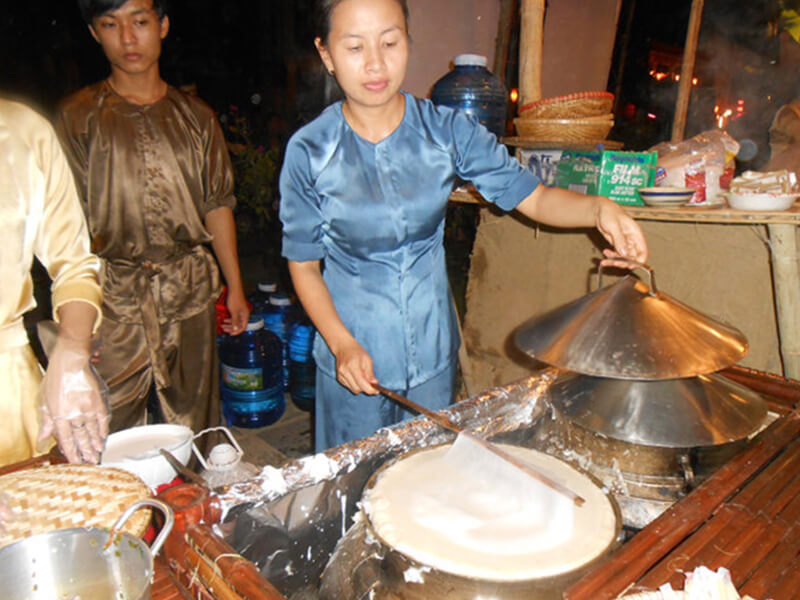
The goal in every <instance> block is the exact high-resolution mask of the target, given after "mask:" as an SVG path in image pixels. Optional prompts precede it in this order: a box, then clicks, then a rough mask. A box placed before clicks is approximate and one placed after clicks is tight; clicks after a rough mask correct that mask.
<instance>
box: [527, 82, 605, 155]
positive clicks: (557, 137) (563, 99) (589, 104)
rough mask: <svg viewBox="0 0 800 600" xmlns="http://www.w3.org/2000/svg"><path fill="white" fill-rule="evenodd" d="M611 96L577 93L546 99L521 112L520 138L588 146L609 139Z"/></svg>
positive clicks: (596, 93)
mask: <svg viewBox="0 0 800 600" xmlns="http://www.w3.org/2000/svg"><path fill="white" fill-rule="evenodd" d="M613 104H614V94H612V93H611V92H577V93H575V94H568V95H566V96H555V97H553V98H545V99H543V100H537V101H536V102H531V103H529V104H526V105H524V106H522V107H520V109H519V117H517V118H516V119H514V125H515V126H516V128H517V133H518V135H519V136H520V137H524V138H527V139H531V140H536V141H543V142H545V141H546V142H572V143H587V142H596V141H602V140H604V139H606V137H607V136H608V134H609V132H610V131H611V128H612V127H613V126H614V114H613V113H612V112H611V108H612V106H613Z"/></svg>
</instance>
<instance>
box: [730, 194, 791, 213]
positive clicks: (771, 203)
mask: <svg viewBox="0 0 800 600" xmlns="http://www.w3.org/2000/svg"><path fill="white" fill-rule="evenodd" d="M798 197H800V194H798V193H795V192H793V193H790V194H783V193H780V194H769V193H766V194H742V193H739V194H735V193H733V192H728V204H729V205H730V207H731V208H735V209H737V210H788V209H790V208H791V207H792V205H793V204H794V201H795V200H797V198H798Z"/></svg>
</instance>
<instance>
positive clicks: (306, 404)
mask: <svg viewBox="0 0 800 600" xmlns="http://www.w3.org/2000/svg"><path fill="white" fill-rule="evenodd" d="M249 301H250V302H251V304H252V305H253V308H252V311H251V313H250V322H249V323H248V325H247V330H246V331H245V332H244V333H242V334H240V335H238V336H229V335H227V334H224V333H223V334H222V335H221V336H220V338H219V349H220V352H219V354H220V391H221V394H222V410H223V414H224V416H225V420H226V422H227V424H228V425H229V426H235V427H264V426H266V425H271V424H272V423H274V422H276V421H277V420H278V419H280V417H281V416H282V415H283V413H284V411H285V410H286V399H285V394H286V393H287V392H288V393H289V395H290V397H291V399H292V401H293V402H294V404H295V405H296V406H297V407H298V408H300V409H301V410H305V411H312V410H313V408H314V394H315V373H316V365H315V363H314V359H313V357H312V355H311V347H312V344H313V340H314V327H313V325H312V324H311V321H310V320H309V319H308V317H307V316H306V315H305V313H304V311H303V309H302V307H301V306H300V305H299V304H296V303H294V302H292V300H291V298H290V297H289V296H288V295H287V294H284V293H282V292H279V291H278V290H277V286H276V285H275V284H274V283H272V282H262V283H259V284H258V290H257V291H256V292H255V293H254V294H253V295H252V296H250V298H249Z"/></svg>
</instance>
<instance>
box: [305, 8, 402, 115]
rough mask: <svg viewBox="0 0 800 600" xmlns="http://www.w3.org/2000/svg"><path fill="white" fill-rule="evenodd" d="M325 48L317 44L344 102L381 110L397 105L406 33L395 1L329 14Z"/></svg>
mask: <svg viewBox="0 0 800 600" xmlns="http://www.w3.org/2000/svg"><path fill="white" fill-rule="evenodd" d="M330 26H331V27H330V34H329V36H328V43H327V45H324V43H323V40H321V39H319V38H317V39H316V40H315V44H316V46H317V50H318V51H319V54H320V56H321V57H322V61H323V62H324V63H325V66H326V67H327V69H328V71H332V72H333V74H334V75H335V76H336V80H337V81H338V82H339V85H340V86H341V87H342V90H343V91H344V93H345V96H347V100H348V102H350V103H352V104H356V105H359V106H364V107H380V106H385V105H387V104H389V103H390V102H392V101H394V100H396V98H397V93H398V91H399V90H400V86H401V85H402V83H403V79H405V76H406V66H407V64H408V33H407V31H406V22H405V18H404V16H403V10H402V8H401V7H400V4H398V3H397V2H396V0H344V1H343V2H341V3H340V4H339V5H338V6H337V7H336V8H335V9H334V10H333V13H332V14H331V22H330Z"/></svg>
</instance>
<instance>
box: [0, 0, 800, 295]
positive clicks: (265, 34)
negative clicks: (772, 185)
mask: <svg viewBox="0 0 800 600" xmlns="http://www.w3.org/2000/svg"><path fill="white" fill-rule="evenodd" d="M429 1H431V2H436V1H437V0H429ZM498 1H500V0H498ZM779 1H780V0H751V1H748V2H741V1H740V0H706V2H705V9H704V13H703V21H702V28H701V36H700V48H699V51H698V57H697V61H696V69H695V76H696V77H697V78H698V83H697V86H696V87H695V88H693V95H692V102H691V105H690V111H689V118H688V123H687V129H686V136H687V137H689V136H692V135H694V134H696V133H699V132H701V131H703V130H706V129H709V128H712V127H715V126H716V121H715V118H714V112H713V110H714V105H715V103H716V104H719V103H723V104H725V103H727V105H734V106H735V103H736V102H737V101H738V100H742V101H744V103H745V106H746V110H745V111H744V113H743V114H742V115H741V116H740V118H738V119H737V120H735V121H731V122H729V123H728V131H729V132H730V133H731V134H732V135H733V136H734V137H736V138H737V139H744V138H748V139H752V140H753V141H754V142H755V143H756V144H757V146H758V154H757V155H756V157H755V158H753V159H752V160H751V161H750V162H749V163H747V164H746V165H741V166H742V167H751V168H752V167H756V168H757V167H758V166H760V164H763V162H764V161H765V160H766V158H767V152H768V147H767V136H766V133H767V129H768V127H769V123H770V121H771V119H772V116H773V115H774V113H775V111H776V110H777V109H778V108H779V107H780V106H781V105H782V104H783V103H785V102H787V101H788V100H789V99H791V98H792V97H793V95H794V92H795V86H796V73H797V69H798V68H800V52H798V59H797V62H796V63H792V62H791V61H788V62H787V61H784V60H783V59H782V57H781V56H780V50H779V44H778V38H777V37H776V36H775V31H774V30H773V32H772V34H770V33H769V32H770V24H771V23H774V22H775V21H776V15H777V13H778V2H779ZM782 1H783V3H784V4H800V0H782ZM312 3H313V0H222V1H220V0H213V1H212V0H193V1H190V0H170V2H169V15H170V25H171V27H170V32H169V35H168V37H167V39H166V41H165V43H164V47H163V51H162V59H161V70H162V74H163V76H164V78H165V79H166V80H167V81H168V82H170V83H172V84H174V85H186V84H195V85H196V88H197V93H198V95H199V96H200V97H201V98H203V99H204V100H206V101H207V102H208V103H209V104H211V106H212V107H213V108H214V109H215V110H216V111H217V113H218V114H219V116H220V120H221V122H222V124H223V129H224V130H225V132H226V137H228V139H229V141H230V142H232V143H233V144H234V145H233V146H232V151H233V154H232V157H233V159H234V167H235V169H236V177H237V197H238V198H239V202H240V207H237V230H238V231H239V237H240V254H243V255H247V254H248V253H260V254H262V255H263V257H262V258H263V260H262V263H270V264H280V263H281V262H282V261H280V260H279V259H278V258H277V255H278V245H279V239H280V235H279V229H278V228H279V225H278V223H277V216H276V211H275V208H276V206H277V195H276V193H275V187H276V186H275V177H276V175H277V172H278V170H279V168H280V158H281V153H282V149H283V145H284V144H285V142H286V140H287V139H288V136H289V135H290V134H291V133H292V132H293V131H294V130H295V129H297V128H298V127H299V126H300V125H302V124H303V123H305V122H307V121H308V120H310V119H311V118H313V117H314V116H315V115H316V114H317V113H318V112H319V111H320V110H321V109H322V108H323V107H324V105H325V103H326V102H327V101H329V100H330V97H331V88H332V87H335V86H332V84H331V81H330V79H329V78H328V77H327V75H326V74H325V71H324V69H323V68H322V65H321V63H320V61H319V58H318V57H317V55H316V51H315V49H314V47H313V43H312V40H313V29H312V23H311V15H312ZM690 7H691V1H690V0H676V1H673V2H658V1H655V0H623V2H622V7H621V11H620V16H619V26H618V31H617V37H616V47H615V50H614V58H613V62H612V66H611V70H610V74H609V81H608V90H610V91H612V92H615V93H616V94H617V103H616V106H615V112H616V123H617V124H616V126H615V129H614V130H613V131H612V133H611V136H610V137H611V139H615V140H619V141H622V142H624V143H625V145H626V147H627V148H628V149H632V150H642V149H646V148H649V147H650V146H652V145H653V144H655V143H657V142H660V141H663V140H668V139H669V138H670V135H671V127H672V116H673V112H674V105H675V99H676V96H677V90H678V84H677V83H676V82H675V81H674V80H673V79H672V78H671V77H667V78H666V79H663V80H662V81H657V80H656V79H654V78H653V77H652V76H651V74H650V71H651V70H652V69H653V68H654V66H655V68H657V69H658V70H664V71H666V72H669V73H670V74H671V76H673V75H674V74H675V73H679V72H680V59H681V54H682V51H683V45H684V42H685V36H686V30H687V25H688V20H689V12H690ZM412 37H413V31H412ZM517 40H518V35H512V41H511V46H510V47H511V48H512V52H516V50H515V49H516V44H517ZM794 45H795V46H797V44H794ZM798 47H799V48H800V46H798ZM586 51H587V52H589V51H590V49H586ZM654 56H657V57H661V58H656V59H654V58H653V57H654ZM0 57H2V58H1V59H0V60H1V62H0V94H2V95H4V96H8V97H14V98H18V99H21V100H23V101H25V102H27V103H29V104H31V105H32V106H34V107H35V108H37V109H39V110H40V111H41V112H43V113H44V114H46V115H48V116H52V114H53V110H54V109H55V107H56V105H57V103H58V101H59V100H60V99H61V98H62V97H63V96H65V95H66V94H68V93H70V92H72V91H74V90H76V89H78V88H80V87H82V86H84V85H87V84H89V83H92V82H95V81H97V80H99V79H101V78H103V77H105V76H106V75H107V73H108V67H107V64H106V61H105V57H104V56H103V54H102V51H101V49H100V47H99V46H98V45H97V43H96V42H95V41H94V40H93V39H92V37H91V36H90V34H89V32H88V31H87V28H86V25H85V24H84V23H83V21H82V19H81V17H80V14H79V11H78V8H77V4H76V2H74V0H41V1H39V2H25V1H18V0H13V1H10V2H6V3H4V7H3V13H2V16H1V17H0ZM662 62H663V63H664V64H661V63H662ZM515 65H516V60H514V59H513V58H512V59H511V60H510V61H509V67H508V69H507V73H506V74H507V77H506V86H507V87H508V88H509V89H511V88H513V87H515V86H516V85H517V82H516V80H515V76H514V71H515ZM443 75H444V73H443ZM431 83H433V82H431ZM509 116H513V115H509ZM243 124H244V125H243ZM242 126H245V127H246V129H247V134H248V135H247V139H244V138H243V136H242V135H241V131H242ZM237 144H238V146H236V145H237ZM235 148H238V149H239V152H238V153H237V151H236V149H235ZM242 149H244V150H245V151H244V152H243V151H242ZM258 196H261V197H258ZM463 212H464V211H463V210H462V211H461V212H460V213H459V212H457V211H456V214H455V217H454V218H452V219H451V216H453V211H452V210H451V211H450V213H449V214H448V233H449V235H448V237H447V243H448V244H449V246H448V253H449V254H448V257H450V256H451V255H452V256H455V257H456V258H455V259H454V260H455V261H456V262H457V263H458V264H457V265H455V266H454V267H453V268H454V269H456V270H459V271H461V272H462V275H465V272H466V269H467V268H468V266H467V265H468V256H469V251H470V248H471V241H472V235H473V232H474V218H473V216H470V215H467V216H466V217H465V216H464V214H463ZM248 240H249V241H248ZM453 248H456V250H455V251H454V252H452V250H453ZM461 255H466V257H465V258H463V260H462V259H460V258H458V257H459V256H461ZM451 272H452V270H451ZM245 276H247V274H245ZM454 287H456V288H458V287H460V286H459V285H455V286H454Z"/></svg>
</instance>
